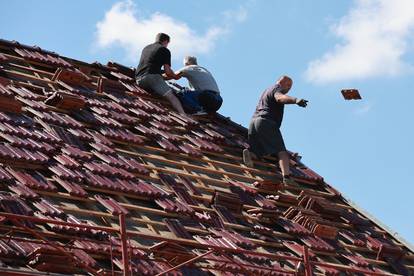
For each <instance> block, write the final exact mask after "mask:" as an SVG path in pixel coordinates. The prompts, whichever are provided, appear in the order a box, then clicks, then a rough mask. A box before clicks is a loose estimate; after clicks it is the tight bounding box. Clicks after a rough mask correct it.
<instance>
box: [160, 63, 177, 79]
mask: <svg viewBox="0 0 414 276" xmlns="http://www.w3.org/2000/svg"><path fill="white" fill-rule="evenodd" d="M164 71H165V73H164V74H163V75H162V76H163V77H164V79H166V80H171V79H174V80H178V79H180V78H181V76H180V75H177V74H176V73H174V71H173V70H172V69H171V66H170V65H168V64H164Z"/></svg>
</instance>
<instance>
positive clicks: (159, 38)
mask: <svg viewBox="0 0 414 276" xmlns="http://www.w3.org/2000/svg"><path fill="white" fill-rule="evenodd" d="M164 41H168V42H169V41H170V36H169V35H167V34H164V33H159V34H157V36H156V37H155V42H159V43H162V42H164Z"/></svg>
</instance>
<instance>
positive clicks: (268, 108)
mask: <svg viewBox="0 0 414 276" xmlns="http://www.w3.org/2000/svg"><path fill="white" fill-rule="evenodd" d="M292 83H293V82H292V79H291V78H289V77H288V76H282V77H281V78H280V79H279V80H278V81H277V82H276V84H274V85H272V86H271V87H269V88H267V89H266V90H265V91H264V92H263V94H262V96H261V97H260V100H259V103H258V104H257V107H256V111H255V112H254V114H253V117H252V120H251V122H250V125H249V131H248V136H249V137H248V140H249V145H250V149H244V150H243V161H244V163H245V164H246V165H247V166H249V167H252V166H253V162H252V156H254V157H256V158H262V157H263V156H266V155H272V154H277V156H278V158H279V166H280V170H281V171H282V175H283V182H284V183H285V184H294V181H293V180H292V179H291V178H290V168H289V161H290V160H289V153H288V152H287V151H286V147H285V143H284V141H283V137H282V134H281V133H280V130H279V128H280V125H281V124H282V120H283V110H284V107H285V104H297V105H299V106H301V107H306V106H307V103H308V101H307V100H304V99H298V98H295V97H291V96H288V95H286V94H287V93H288V92H289V90H290V88H291V87H292Z"/></svg>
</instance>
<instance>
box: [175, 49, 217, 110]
mask: <svg viewBox="0 0 414 276" xmlns="http://www.w3.org/2000/svg"><path fill="white" fill-rule="evenodd" d="M175 74H176V75H177V76H178V78H177V79H179V78H181V77H184V78H186V79H187V80H188V86H189V88H190V89H189V90H186V91H185V92H183V93H181V95H179V98H180V100H181V101H182V103H183V106H184V108H186V107H187V108H188V109H192V110H193V112H203V111H205V112H215V111H217V110H218V109H219V108H220V107H221V104H222V103H223V99H222V98H221V96H220V90H219V88H218V86H217V83H216V80H215V79H214V77H213V76H212V75H211V73H210V72H209V71H208V70H207V69H206V68H204V67H202V66H199V65H198V64H197V58H196V57H193V56H187V57H185V58H184V67H183V68H181V69H180V70H178V71H177V72H175Z"/></svg>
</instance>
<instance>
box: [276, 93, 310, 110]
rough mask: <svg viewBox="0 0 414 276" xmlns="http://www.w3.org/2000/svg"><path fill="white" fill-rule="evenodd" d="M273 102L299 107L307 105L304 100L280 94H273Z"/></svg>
mask: <svg viewBox="0 0 414 276" xmlns="http://www.w3.org/2000/svg"><path fill="white" fill-rule="evenodd" d="M275 100H276V102H278V103H281V104H297V105H299V106H301V107H306V106H307V105H308V101H307V100H305V99H298V98H295V97H291V96H288V95H285V94H282V93H275Z"/></svg>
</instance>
